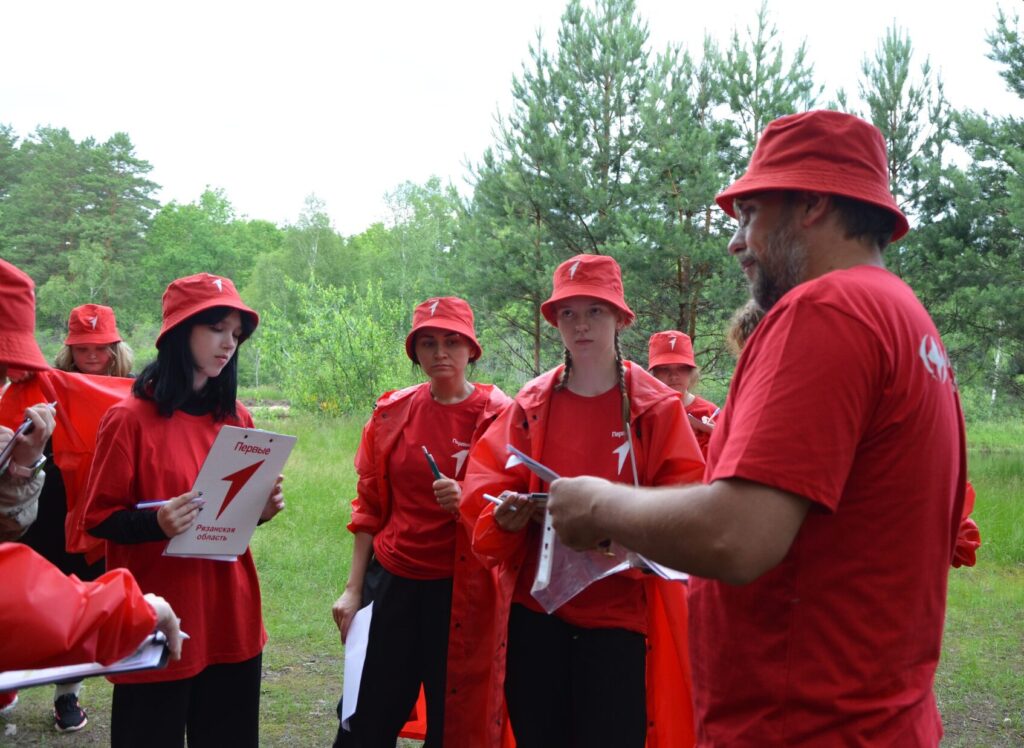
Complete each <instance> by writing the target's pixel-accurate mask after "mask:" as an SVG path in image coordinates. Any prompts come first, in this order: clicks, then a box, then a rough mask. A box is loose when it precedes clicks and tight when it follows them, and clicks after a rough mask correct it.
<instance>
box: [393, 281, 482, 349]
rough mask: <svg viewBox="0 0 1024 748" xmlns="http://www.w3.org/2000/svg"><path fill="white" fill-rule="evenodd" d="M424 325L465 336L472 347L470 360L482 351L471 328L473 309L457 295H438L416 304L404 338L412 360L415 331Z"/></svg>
mask: <svg viewBox="0 0 1024 748" xmlns="http://www.w3.org/2000/svg"><path fill="white" fill-rule="evenodd" d="M424 327H436V328H438V329H440V330H448V331H449V332H457V333H459V334H460V335H462V336H463V337H465V338H466V339H467V340H468V341H469V344H470V346H471V347H472V348H473V354H472V355H471V356H470V357H469V360H470V361H476V360H477V359H478V358H480V355H481V354H482V353H483V350H482V349H481V348H480V343H478V342H477V340H476V330H474V328H473V310H472V309H471V308H470V306H469V304H467V303H466V302H465V301H463V300H462V299H460V298H458V297H457V296H438V297H435V298H433V299H427V300H426V301H424V302H423V303H422V304H419V305H417V307H416V309H415V310H414V311H413V313H412V329H411V330H410V331H409V334H408V336H406V338H405V352H406V354H407V355H408V356H409V359H410V360H412V361H415V360H416V354H415V351H414V350H413V349H414V348H415V344H416V333H417V331H419V330H422V329H423V328H424Z"/></svg>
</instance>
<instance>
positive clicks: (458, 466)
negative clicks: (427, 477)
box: [452, 449, 469, 475]
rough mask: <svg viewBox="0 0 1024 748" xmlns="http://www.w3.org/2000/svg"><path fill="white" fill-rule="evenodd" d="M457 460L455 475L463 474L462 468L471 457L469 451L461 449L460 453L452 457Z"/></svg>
mask: <svg viewBox="0 0 1024 748" xmlns="http://www.w3.org/2000/svg"><path fill="white" fill-rule="evenodd" d="M452 457H453V458H454V459H455V474H456V475H461V474H462V466H463V465H464V464H465V463H466V458H467V457H469V450H468V449H460V450H459V451H458V452H456V453H455V454H453V455H452Z"/></svg>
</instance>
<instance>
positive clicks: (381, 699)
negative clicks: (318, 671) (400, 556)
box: [334, 559, 452, 748]
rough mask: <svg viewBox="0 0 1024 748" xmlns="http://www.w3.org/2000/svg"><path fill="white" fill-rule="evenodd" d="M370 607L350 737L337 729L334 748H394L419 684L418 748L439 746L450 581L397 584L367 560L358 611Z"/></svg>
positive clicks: (396, 579) (400, 581) (399, 580)
mask: <svg viewBox="0 0 1024 748" xmlns="http://www.w3.org/2000/svg"><path fill="white" fill-rule="evenodd" d="M371 601H372V602H373V619H372V620H371V622H370V635H369V636H370V638H369V641H368V643H367V648H366V660H365V661H364V663H363V678H362V681H361V682H360V684H359V704H358V706H357V707H356V713H355V714H354V715H352V719H351V720H349V727H350V728H351V729H352V731H351V732H346V731H344V730H342V729H341V725H340V723H339V725H338V736H337V738H336V739H335V741H334V745H335V748H394V746H395V741H396V740H397V739H398V733H399V731H400V730H401V729H402V725H404V724H405V722H406V721H407V720H408V719H409V714H410V713H411V712H412V708H413V707H414V706H415V705H416V697H417V696H418V695H419V692H420V684H421V683H422V684H423V691H424V695H425V696H426V699H427V738H426V741H425V742H424V744H423V748H441V746H442V744H443V739H444V696H445V677H446V674H447V669H448V625H449V621H450V620H451V615H452V580H451V579H450V578H448V579H429V580H423V579H405V578H404V577H398V576H395V575H394V574H391V573H390V572H388V571H387V570H386V569H384V567H382V566H381V565H380V563H378V562H377V560H376V559H373V560H371V561H370V564H369V566H368V567H367V569H366V577H365V578H364V580H363V605H364V606H365V605H369V604H370V602H371ZM338 715H339V717H340V716H341V702H338Z"/></svg>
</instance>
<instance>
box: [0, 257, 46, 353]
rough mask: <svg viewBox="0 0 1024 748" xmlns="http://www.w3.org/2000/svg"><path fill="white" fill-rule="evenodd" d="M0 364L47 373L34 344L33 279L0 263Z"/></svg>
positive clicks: (34, 309)
mask: <svg viewBox="0 0 1024 748" xmlns="http://www.w3.org/2000/svg"><path fill="white" fill-rule="evenodd" d="M0 364H6V365H8V366H10V367H11V368H14V369H25V370H28V371H37V370H39V369H49V368H50V367H49V365H48V364H47V363H46V359H45V358H43V352H42V351H40V350H39V344H38V343H36V293H35V284H34V283H33V282H32V279H31V278H29V277H28V276H27V275H25V274H24V273H23V272H21V271H20V270H18V268H16V267H14V265H12V264H11V263H9V262H6V261H4V260H0Z"/></svg>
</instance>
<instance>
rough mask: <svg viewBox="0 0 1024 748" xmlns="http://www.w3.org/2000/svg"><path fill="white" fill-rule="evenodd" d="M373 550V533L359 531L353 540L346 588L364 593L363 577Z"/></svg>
mask: <svg viewBox="0 0 1024 748" xmlns="http://www.w3.org/2000/svg"><path fill="white" fill-rule="evenodd" d="M372 552H373V535H370V533H368V532H357V533H356V534H355V539H354V540H353V541H352V564H351V566H349V572H348V582H346V583H345V589H346V590H352V591H354V592H359V593H362V591H363V578H364V577H365V576H366V567H367V565H368V564H369V563H370V554H371V553H372Z"/></svg>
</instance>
